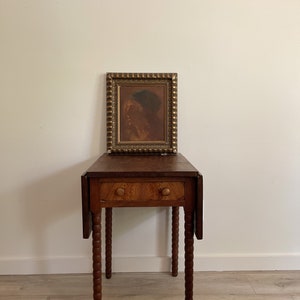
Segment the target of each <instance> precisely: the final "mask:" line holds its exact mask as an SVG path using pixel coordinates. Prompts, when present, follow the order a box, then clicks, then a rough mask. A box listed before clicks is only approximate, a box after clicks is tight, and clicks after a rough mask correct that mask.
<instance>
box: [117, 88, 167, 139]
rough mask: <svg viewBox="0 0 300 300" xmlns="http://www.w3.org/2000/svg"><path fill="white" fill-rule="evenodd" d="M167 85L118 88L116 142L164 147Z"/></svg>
mask: <svg viewBox="0 0 300 300" xmlns="http://www.w3.org/2000/svg"><path fill="white" fill-rule="evenodd" d="M167 93H168V91H167V86H166V85H163V84H162V85H157V84H155V85H151V84H143V85H140V84H138V85H137V84H136V85H135V84H128V85H122V86H119V91H118V97H119V142H120V143H133V144H134V143H138V144H141V143H149V142H151V143H164V142H166V136H167V133H166V131H167V129H166V128H167V116H166V115H167V99H168V94H167Z"/></svg>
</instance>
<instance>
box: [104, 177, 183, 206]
mask: <svg viewBox="0 0 300 300" xmlns="http://www.w3.org/2000/svg"><path fill="white" fill-rule="evenodd" d="M99 185H100V186H99V191H100V193H99V196H100V201H148V200H149V201H150V200H152V201H155V200H158V201H160V200H182V199H183V198H184V182H180V181H174V182H172V181H171V182H169V181H166V182H161V181H159V182H152V181H150V182H101V183H99Z"/></svg>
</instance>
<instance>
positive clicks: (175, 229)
mask: <svg viewBox="0 0 300 300" xmlns="http://www.w3.org/2000/svg"><path fill="white" fill-rule="evenodd" d="M178 240H179V207H178V206H173V207H172V276H174V277H176V276H177V275H178V244H179V242H178Z"/></svg>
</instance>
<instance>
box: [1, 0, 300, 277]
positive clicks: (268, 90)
mask: <svg viewBox="0 0 300 300" xmlns="http://www.w3.org/2000/svg"><path fill="white" fill-rule="evenodd" d="M299 15H300V2H299V1H297V0H285V1H280V0H254V1H253V0H244V1H234V0H227V1H223V0H209V1H204V0H187V1H179V0H176V1H174V0H164V1H161V0H152V1H141V0H127V1H122V0H98V1H96V0H81V1H79V0H58V1H52V0H43V1H41V0H0V83H1V85H0V136H1V140H0V151H1V156H0V166H1V175H0V176H1V178H0V179H1V180H0V240H1V246H0V273H2V274H6V273H51V272H88V271H90V270H91V262H90V251H91V240H83V239H82V236H81V199H80V196H81V195H80V175H81V173H82V172H83V171H84V170H85V169H86V168H87V167H88V166H89V165H90V164H91V163H92V162H93V161H94V160H95V159H96V157H98V156H99V155H100V154H101V153H103V152H104V151H105V77H104V76H105V73H106V72H109V71H121V72H178V74H179V150H180V152H181V153H183V154H184V155H185V156H186V157H187V158H188V159H189V160H190V161H191V162H192V163H193V164H194V165H195V166H196V167H197V168H198V169H199V170H200V171H201V172H202V173H203V175H204V184H205V192H204V196H205V227H204V240H203V241H199V242H198V241H197V242H196V244H195V257H196V259H195V270H222V269H225V270H230V269H237V270H240V269H299V268H300V239H299V228H300V218H299V213H300V204H299V203H300V201H299V199H300V190H299V189H300V187H299V182H300V155H299V153H300V133H299V128H300V101H299V100H300V19H299ZM114 216H115V218H114V255H115V257H116V258H115V262H116V266H115V270H116V271H124V270H125V271H134V270H144V271H147V270H152V271H161V270H166V269H167V268H168V264H169V259H168V255H169V254H170V251H169V247H170V238H169V235H168V230H170V223H169V220H168V216H169V215H168V211H167V210H166V209H149V210H147V209H123V210H122V209H119V210H115V213H114ZM181 233H182V226H181ZM180 247H181V250H180V253H181V255H182V254H183V245H182V244H181V246H180ZM137 262H138V263H139V264H138V265H137V264H135V263H137ZM134 266H135V267H134ZM181 266H182V260H181Z"/></svg>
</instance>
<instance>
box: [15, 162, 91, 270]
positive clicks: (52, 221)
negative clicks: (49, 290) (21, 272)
mask: <svg viewBox="0 0 300 300" xmlns="http://www.w3.org/2000/svg"><path fill="white" fill-rule="evenodd" d="M87 165H88V164H87V163H86V162H83V163H80V164H77V165H75V166H72V167H70V168H68V169H65V170H62V171H60V172H58V173H56V174H53V175H51V176H48V177H45V178H42V179H39V180H37V181H35V182H33V183H32V184H31V185H30V186H28V187H27V188H25V189H24V190H23V192H22V200H21V202H20V209H21V214H20V215H21V218H22V221H21V222H20V223H21V224H22V225H23V227H24V232H27V233H28V240H30V241H31V253H32V254H33V256H34V258H37V260H36V264H35V265H33V266H32V267H33V269H34V270H33V273H49V272H51V270H49V268H50V266H49V259H51V258H53V256H55V255H56V256H57V257H59V256H61V257H63V256H65V257H69V256H76V255H82V254H78V252H77V251H76V245H77V246H79V247H78V248H79V249H80V248H84V247H85V246H84V244H82V245H80V244H81V243H83V240H82V221H81V190H80V174H81V173H82V170H84V169H85V167H86V166H87ZM74 214H75V215H78V220H77V219H76V221H73V222H72V220H70V219H69V220H64V219H67V218H69V217H70V216H72V215H74ZM85 251H87V253H88V252H89V247H86V250H85ZM85 251H84V252H85ZM53 253H55V254H53ZM79 253H80V251H79ZM33 264H34V262H33ZM36 268H37V269H36Z"/></svg>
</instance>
